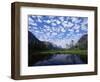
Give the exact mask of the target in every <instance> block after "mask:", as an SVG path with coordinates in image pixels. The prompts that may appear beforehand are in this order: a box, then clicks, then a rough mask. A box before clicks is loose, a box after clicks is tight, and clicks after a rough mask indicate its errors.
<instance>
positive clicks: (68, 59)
mask: <svg viewBox="0 0 100 82" xmlns="http://www.w3.org/2000/svg"><path fill="white" fill-rule="evenodd" d="M71 64H72V65H74V64H86V62H84V61H83V60H82V58H81V57H80V55H73V54H50V56H48V57H45V58H44V59H43V58H42V60H37V61H36V62H35V63H33V64H32V66H48V65H71Z"/></svg>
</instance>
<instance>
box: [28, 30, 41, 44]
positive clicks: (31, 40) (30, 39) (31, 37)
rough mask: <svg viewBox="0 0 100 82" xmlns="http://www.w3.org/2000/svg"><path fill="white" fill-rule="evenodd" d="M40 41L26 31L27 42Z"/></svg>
mask: <svg viewBox="0 0 100 82" xmlns="http://www.w3.org/2000/svg"><path fill="white" fill-rule="evenodd" d="M33 42H34V44H35V43H36V42H38V43H39V42H40V41H39V40H38V39H37V38H36V37H35V36H34V35H33V34H32V33H31V32H30V31H28V44H31V43H33Z"/></svg>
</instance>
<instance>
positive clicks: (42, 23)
mask: <svg viewBox="0 0 100 82" xmlns="http://www.w3.org/2000/svg"><path fill="white" fill-rule="evenodd" d="M28 30H29V31H30V32H32V33H33V34H34V35H35V36H36V37H37V38H38V39H39V40H41V41H47V42H51V43H53V44H55V45H57V46H61V47H62V48H66V47H67V46H66V44H68V45H70V43H71V40H74V44H75V43H77V41H78V40H79V39H80V37H81V36H83V35H84V34H87V33H88V17H72V16H48V15H30V16H28Z"/></svg>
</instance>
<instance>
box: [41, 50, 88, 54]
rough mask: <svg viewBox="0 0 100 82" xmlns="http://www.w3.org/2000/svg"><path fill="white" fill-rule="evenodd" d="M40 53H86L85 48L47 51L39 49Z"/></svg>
mask: <svg viewBox="0 0 100 82" xmlns="http://www.w3.org/2000/svg"><path fill="white" fill-rule="evenodd" d="M40 54H79V55H86V54H87V50H47V51H41V52H40Z"/></svg>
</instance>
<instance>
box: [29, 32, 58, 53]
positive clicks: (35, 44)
mask: <svg viewBox="0 0 100 82" xmlns="http://www.w3.org/2000/svg"><path fill="white" fill-rule="evenodd" d="M28 48H29V52H33V51H40V50H49V49H56V48H57V47H55V46H53V44H52V43H50V42H46V41H40V40H39V39H37V38H36V37H35V36H34V34H32V33H31V32H30V31H28Z"/></svg>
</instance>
